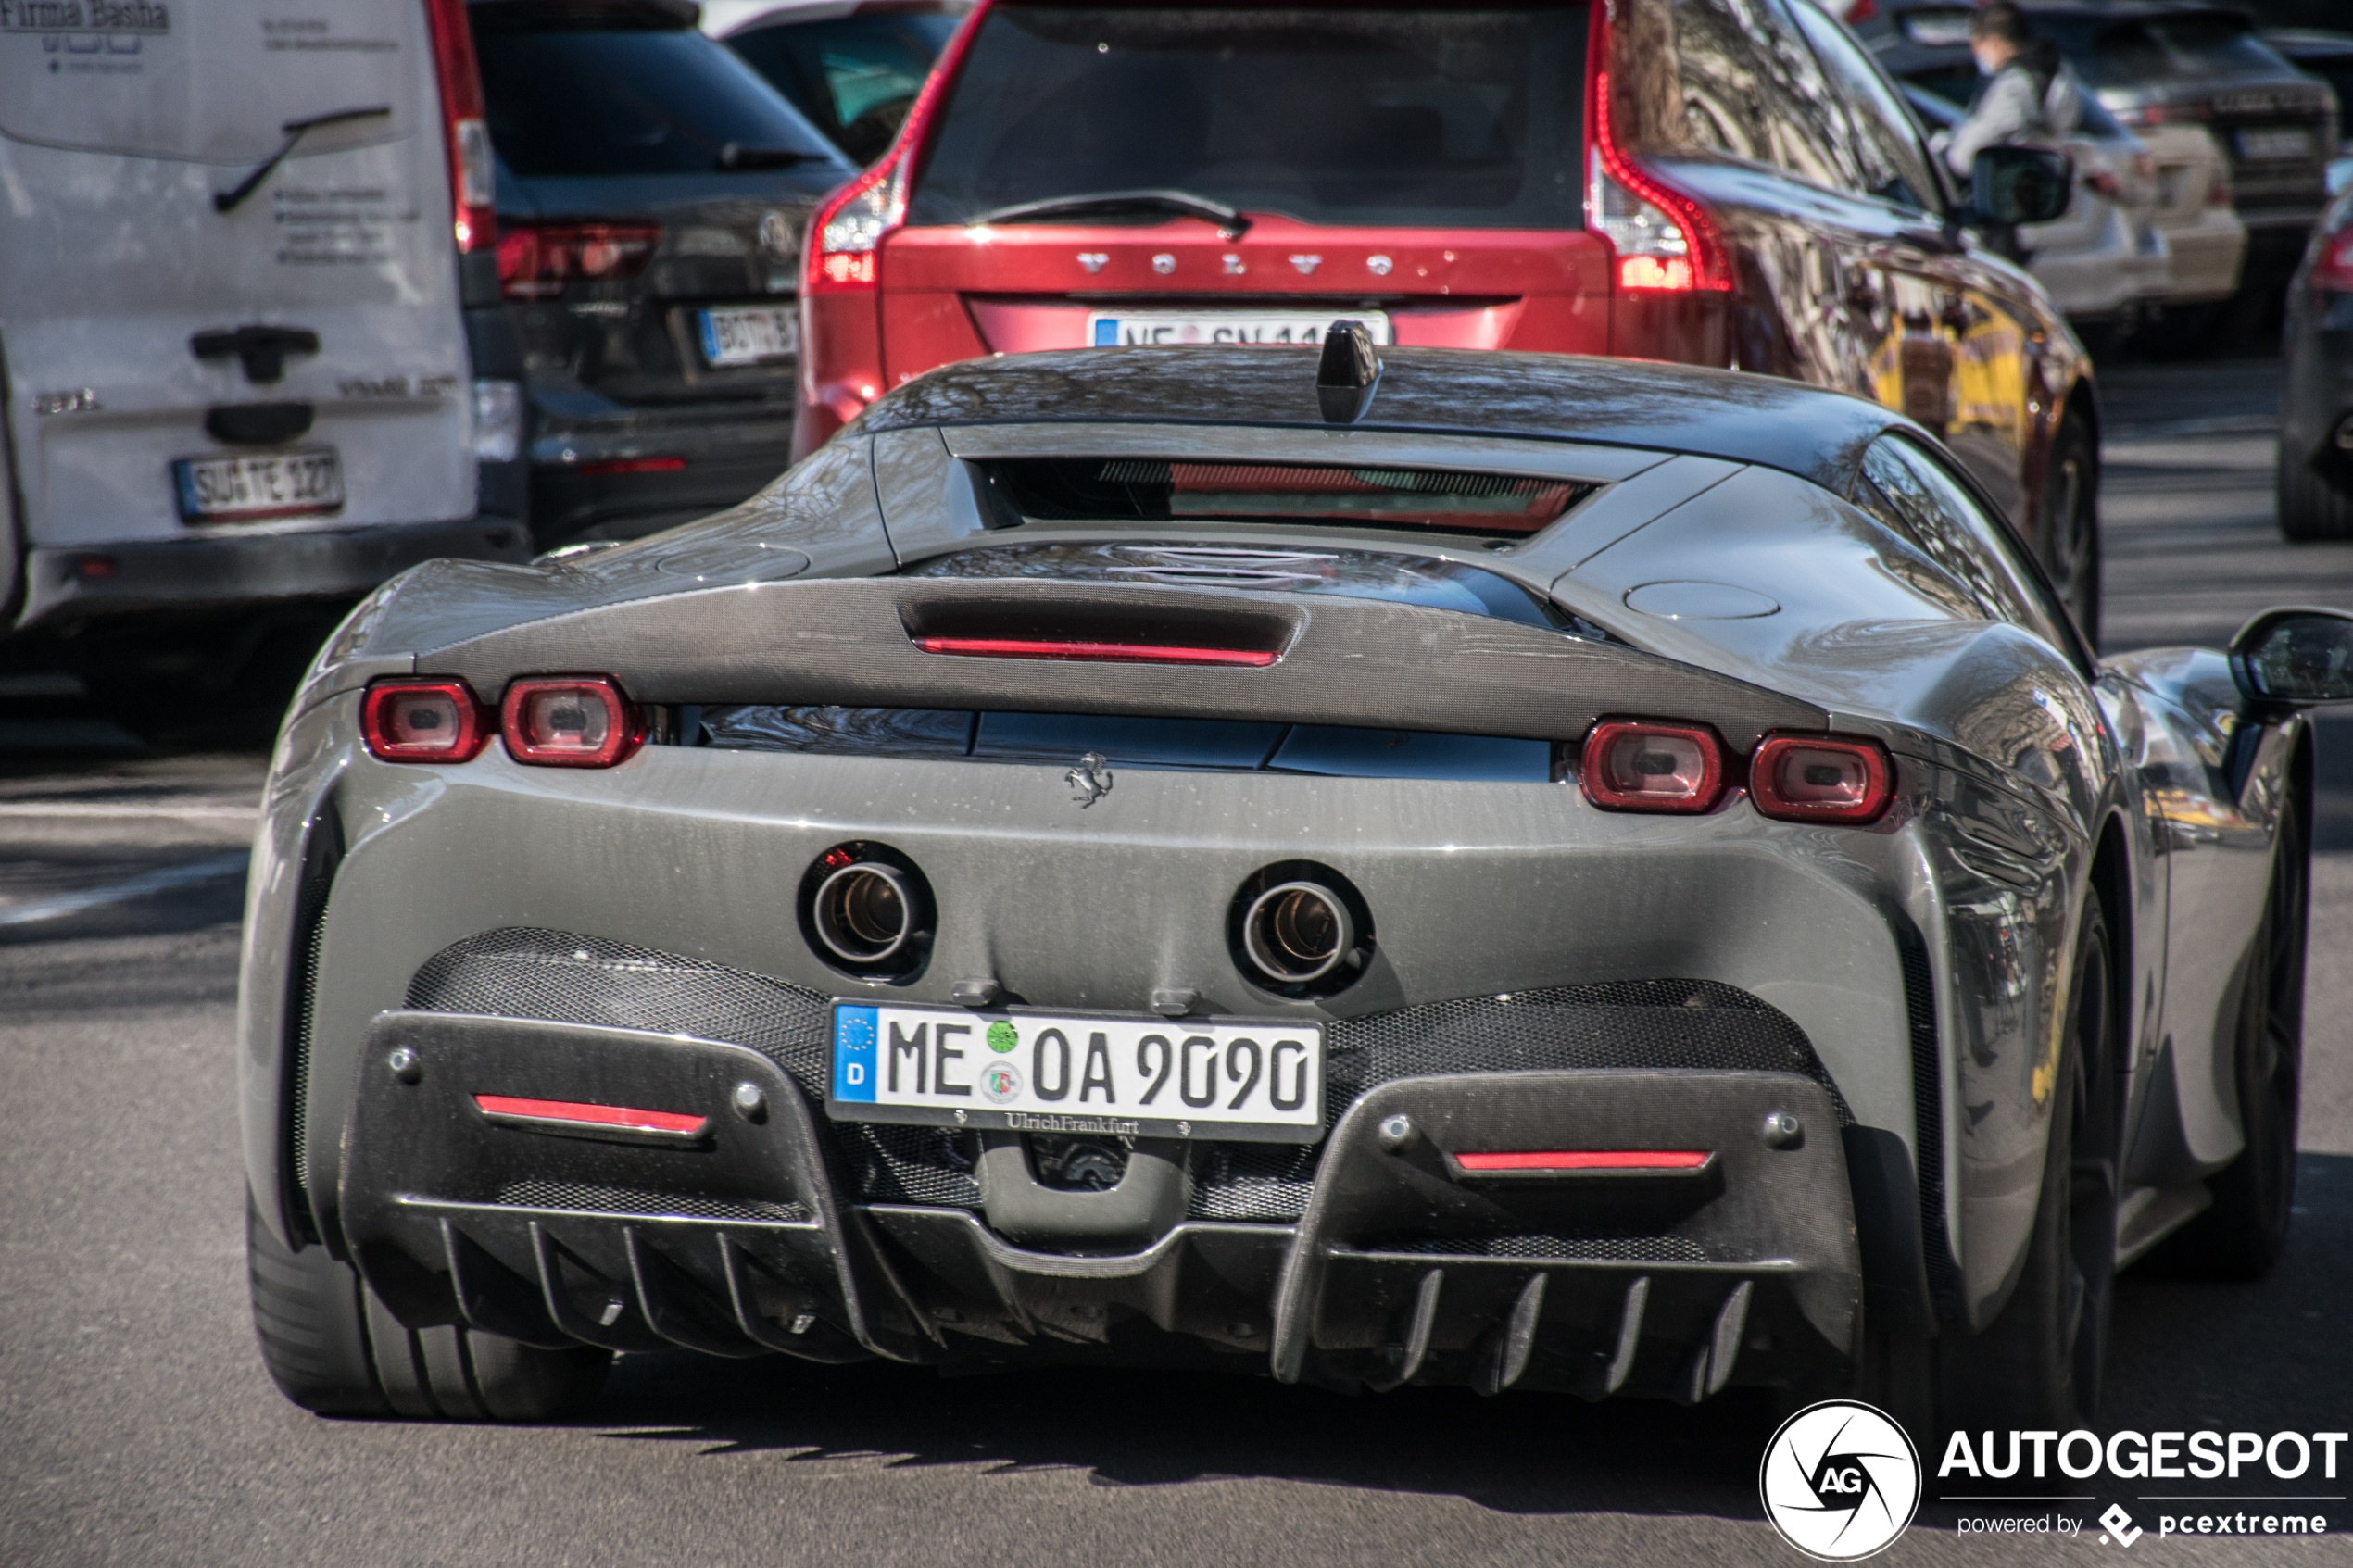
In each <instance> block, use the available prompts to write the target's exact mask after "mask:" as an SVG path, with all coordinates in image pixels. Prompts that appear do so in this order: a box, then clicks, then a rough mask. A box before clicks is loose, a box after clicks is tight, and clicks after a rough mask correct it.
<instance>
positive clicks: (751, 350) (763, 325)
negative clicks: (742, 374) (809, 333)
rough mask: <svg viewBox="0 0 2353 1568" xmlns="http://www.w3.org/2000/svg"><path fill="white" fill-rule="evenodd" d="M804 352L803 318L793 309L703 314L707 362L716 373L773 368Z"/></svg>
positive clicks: (767, 307) (774, 307) (762, 307)
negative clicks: (753, 367) (742, 367)
mask: <svg viewBox="0 0 2353 1568" xmlns="http://www.w3.org/2000/svg"><path fill="white" fill-rule="evenodd" d="M799 352H800V317H799V313H798V312H797V311H796V310H795V309H794V308H793V307H791V306H778V305H758V306H748V307H740V308H736V309H729V310H706V311H704V312H703V313H702V357H703V362H704V363H705V364H708V365H709V366H711V369H713V370H727V369H729V368H731V367H733V366H736V365H770V364H774V362H775V361H777V360H779V359H789V358H793V356H795V355H796V354H799Z"/></svg>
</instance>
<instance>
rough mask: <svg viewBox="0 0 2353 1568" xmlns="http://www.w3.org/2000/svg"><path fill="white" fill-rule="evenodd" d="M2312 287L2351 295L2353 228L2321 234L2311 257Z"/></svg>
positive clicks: (2352, 284) (2352, 281) (2352, 285)
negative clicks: (2318, 244)
mask: <svg viewBox="0 0 2353 1568" xmlns="http://www.w3.org/2000/svg"><path fill="white" fill-rule="evenodd" d="M2312 286H2313V287H2314V288H2316V289H2326V290H2329V291H2330V292H2332V293H2337V294H2353V226H2348V227H2347V228H2343V229H2339V230H2338V231H2337V232H2334V233H2333V234H2322V236H2321V243H2320V246H2319V248H2318V249H2317V250H2315V251H2314V252H2313V255H2312Z"/></svg>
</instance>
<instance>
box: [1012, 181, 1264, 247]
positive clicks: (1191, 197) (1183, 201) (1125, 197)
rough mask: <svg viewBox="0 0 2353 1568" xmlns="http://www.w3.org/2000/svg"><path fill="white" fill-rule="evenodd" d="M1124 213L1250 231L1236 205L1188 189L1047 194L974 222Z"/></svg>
mask: <svg viewBox="0 0 2353 1568" xmlns="http://www.w3.org/2000/svg"><path fill="white" fill-rule="evenodd" d="M1126 212H1173V213H1177V214H1179V215H1181V216H1183V217H1187V218H1202V219H1206V220H1209V221H1210V222H1212V223H1214V224H1216V225H1217V232H1218V233H1219V234H1220V235H1222V236H1224V237H1225V238H1227V239H1229V240H1239V239H1240V238H1241V237H1242V236H1243V235H1244V234H1246V233H1248V232H1250V220H1249V219H1247V218H1245V217H1243V216H1242V213H1241V209H1240V208H1239V207H1227V205H1226V204H1225V203H1224V202H1214V201H1211V200H1210V199H1209V198H1208V197H1207V196H1197V195H1195V194H1192V193H1191V192H1190V191H1097V192H1096V193H1094V194H1092V195H1084V196H1050V197H1048V198H1047V199H1046V200H1044V201H1034V202H1015V203H1014V204H1013V206H1011V207H999V208H997V209H996V210H995V211H994V212H984V213H982V214H981V215H980V216H979V217H977V218H975V219H973V220H970V221H972V222H974V223H1018V222H1020V221H1021V220H1024V219H1026V218H1088V217H1095V216H1101V217H1106V218H1107V217H1112V216H1114V215H1115V214H1119V213H1126Z"/></svg>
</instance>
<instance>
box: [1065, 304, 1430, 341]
mask: <svg viewBox="0 0 2353 1568" xmlns="http://www.w3.org/2000/svg"><path fill="white" fill-rule="evenodd" d="M1335 320H1345V321H1362V322H1364V323H1365V331H1366V332H1370V333H1372V334H1373V341H1374V342H1375V343H1379V344H1386V343H1388V342H1389V341H1390V335H1389V316H1388V314H1387V312H1385V311H1380V310H1324V311H1318V312H1316V313H1315V314H1313V315H1302V314H1301V313H1300V312H1298V311H1296V310H1279V311H1277V310H1098V311H1096V312H1094V313H1093V314H1092V315H1090V316H1088V318H1087V345H1088V347H1089V348H1133V347H1137V346H1139V345H1192V344H1250V345H1259V344H1265V345H1276V346H1280V345H1287V344H1288V345H1299V344H1318V343H1321V342H1323V341H1324V332H1325V329H1326V328H1327V327H1329V326H1330V325H1331V324H1332V322H1334V321H1335Z"/></svg>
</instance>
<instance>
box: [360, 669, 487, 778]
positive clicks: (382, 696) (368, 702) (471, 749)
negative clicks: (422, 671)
mask: <svg viewBox="0 0 2353 1568" xmlns="http://www.w3.org/2000/svg"><path fill="white" fill-rule="evenodd" d="M359 734H360V735H361V737H362V738H363V739H364V740H366V742H367V743H368V751H369V754H370V755H371V756H373V757H379V758H382V759H384V761H387V762H467V761H471V760H472V759H473V758H474V756H475V754H476V753H478V752H480V751H481V750H482V747H483V743H484V741H486V740H488V739H489V738H490V723H489V716H488V715H487V714H485V713H484V712H483V710H482V704H480V703H479V702H477V701H475V700H474V694H473V691H472V688H471V687H469V686H468V685H467V684H466V683H465V682H463V681H379V682H377V683H376V684H374V685H372V686H370V687H369V688H368V695H367V696H365V697H363V698H362V699H361V700H360V704H359Z"/></svg>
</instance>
